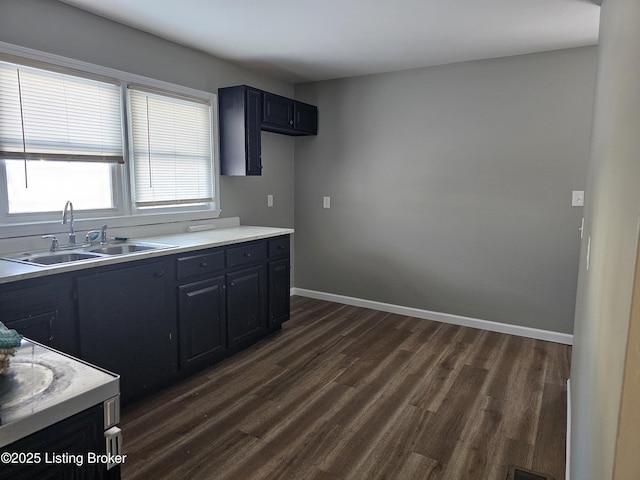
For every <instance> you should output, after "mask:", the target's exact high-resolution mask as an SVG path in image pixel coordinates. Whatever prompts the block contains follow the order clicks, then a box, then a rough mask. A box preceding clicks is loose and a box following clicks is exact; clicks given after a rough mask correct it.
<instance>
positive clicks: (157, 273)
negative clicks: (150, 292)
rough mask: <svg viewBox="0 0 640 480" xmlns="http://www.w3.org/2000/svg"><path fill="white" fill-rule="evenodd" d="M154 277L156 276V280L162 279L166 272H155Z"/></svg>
mask: <svg viewBox="0 0 640 480" xmlns="http://www.w3.org/2000/svg"><path fill="white" fill-rule="evenodd" d="M153 276H154V277H155V278H162V277H164V270H160V271H158V272H153Z"/></svg>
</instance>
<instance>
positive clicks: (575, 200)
mask: <svg viewBox="0 0 640 480" xmlns="http://www.w3.org/2000/svg"><path fill="white" fill-rule="evenodd" d="M571 206H572V207H584V190H574V191H573V192H572V193H571Z"/></svg>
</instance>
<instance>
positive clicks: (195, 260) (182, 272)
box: [177, 250, 224, 280]
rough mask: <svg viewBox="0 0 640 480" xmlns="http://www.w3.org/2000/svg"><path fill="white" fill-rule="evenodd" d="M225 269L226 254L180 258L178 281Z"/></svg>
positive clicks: (211, 253) (214, 253)
mask: <svg viewBox="0 0 640 480" xmlns="http://www.w3.org/2000/svg"><path fill="white" fill-rule="evenodd" d="M223 269H224V252H223V251H222V250H220V251H217V252H210V253H205V254H202V255H193V256H189V257H181V258H178V268H177V276H178V280H182V279H183V278H188V277H193V276H195V275H202V274H205V273H213V272H217V271H218V270H223Z"/></svg>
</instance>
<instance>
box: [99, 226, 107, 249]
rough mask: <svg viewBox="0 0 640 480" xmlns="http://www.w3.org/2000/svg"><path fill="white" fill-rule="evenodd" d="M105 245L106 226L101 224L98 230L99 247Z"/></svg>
mask: <svg viewBox="0 0 640 480" xmlns="http://www.w3.org/2000/svg"><path fill="white" fill-rule="evenodd" d="M106 244H107V224H106V223H105V224H103V225H102V227H101V228H100V245H106Z"/></svg>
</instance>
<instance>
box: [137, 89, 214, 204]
mask: <svg viewBox="0 0 640 480" xmlns="http://www.w3.org/2000/svg"><path fill="white" fill-rule="evenodd" d="M128 96H129V109H130V112H129V119H130V128H131V137H132V160H133V164H134V165H133V182H134V189H133V190H134V192H135V204H136V206H137V207H151V206H162V205H179V204H194V203H203V202H211V201H212V200H213V171H212V170H213V167H212V165H213V162H212V151H211V145H212V142H211V113H210V112H211V107H210V105H209V103H208V102H204V101H199V100H196V99H190V98H184V97H178V96H173V95H169V94H166V95H165V94H163V93H160V92H152V91H148V90H145V89H142V88H135V87H130V88H129V90H128Z"/></svg>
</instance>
